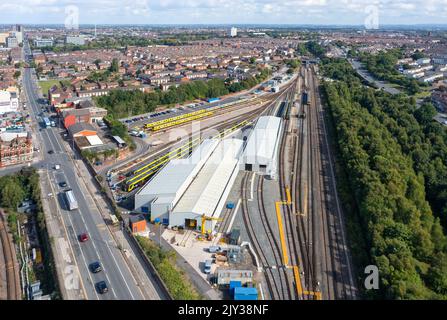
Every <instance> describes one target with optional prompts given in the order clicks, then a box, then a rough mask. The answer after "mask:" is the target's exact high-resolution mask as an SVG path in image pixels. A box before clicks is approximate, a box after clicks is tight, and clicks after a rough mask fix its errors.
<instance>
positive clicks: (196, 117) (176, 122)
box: [150, 111, 214, 132]
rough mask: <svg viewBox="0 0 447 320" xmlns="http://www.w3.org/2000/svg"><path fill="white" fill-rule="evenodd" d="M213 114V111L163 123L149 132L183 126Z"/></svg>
mask: <svg viewBox="0 0 447 320" xmlns="http://www.w3.org/2000/svg"><path fill="white" fill-rule="evenodd" d="M213 113H214V112H213V111H208V112H206V113H201V114H197V115H194V116H192V117H188V118H183V119H179V120H176V121H171V122H168V123H164V124H161V125H158V126H155V127H152V128H151V129H150V130H151V131H152V132H157V131H160V130H163V129H166V128H170V127H174V126H178V125H180V124H184V123H187V122H191V121H194V120H198V119H202V118H205V117H209V116H211V115H212V114H213Z"/></svg>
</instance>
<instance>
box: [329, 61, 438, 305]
mask: <svg viewBox="0 0 447 320" xmlns="http://www.w3.org/2000/svg"><path fill="white" fill-rule="evenodd" d="M323 72H324V74H325V76H327V77H331V78H333V79H335V80H338V81H335V82H325V83H324V84H323V93H324V98H325V101H326V104H327V107H328V110H329V111H330V118H331V119H332V121H331V122H332V124H333V126H334V128H335V135H336V141H337V150H338V160H339V162H340V163H341V167H342V168H343V169H344V172H349V174H346V180H347V184H348V185H349V186H348V187H349V189H350V191H351V199H350V200H352V202H354V205H351V204H350V205H348V207H349V208H351V209H352V208H355V211H356V213H357V215H356V216H357V217H356V221H357V222H358V229H359V230H361V233H362V234H363V240H364V247H365V248H366V254H365V255H364V256H362V257H361V258H360V259H359V261H360V263H362V267H364V266H366V264H369V263H372V264H375V265H377V266H378V267H379V270H380V281H381V285H380V290H377V291H376V290H370V291H368V292H366V293H365V294H366V295H367V296H370V297H371V298H388V299H446V298H447V277H446V274H447V238H446V236H445V233H444V231H443V228H442V226H441V222H440V221H442V223H443V225H444V227H446V216H447V206H446V204H447V165H446V161H445V159H447V133H446V130H445V128H443V127H442V126H440V125H439V124H437V123H435V122H434V121H432V118H433V115H434V110H433V107H432V106H431V105H428V104H427V105H424V106H422V107H421V108H419V109H418V108H417V107H416V104H415V101H414V99H413V98H409V97H408V96H406V95H404V94H402V95H396V96H392V95H390V94H387V93H385V92H383V91H379V90H374V89H371V88H368V87H365V86H362V84H361V81H360V80H359V78H358V76H357V75H356V73H355V72H354V70H352V68H350V67H349V64H348V63H347V61H344V60H325V61H323ZM348 215H353V212H348ZM350 227H351V228H354V227H353V226H350ZM360 250H361V249H360ZM360 250H358V251H360Z"/></svg>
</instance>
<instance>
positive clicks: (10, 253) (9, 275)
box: [0, 211, 22, 300]
mask: <svg viewBox="0 0 447 320" xmlns="http://www.w3.org/2000/svg"><path fill="white" fill-rule="evenodd" d="M0 239H1V242H2V248H3V253H2V254H3V257H4V260H5V266H4V268H5V271H6V283H7V285H6V291H7V300H21V298H22V290H21V288H20V276H19V270H18V266H17V264H16V263H15V262H14V255H15V249H14V244H13V242H12V240H11V237H10V236H9V234H8V232H7V229H6V220H5V217H4V214H3V212H2V211H0Z"/></svg>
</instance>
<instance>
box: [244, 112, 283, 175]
mask: <svg viewBox="0 0 447 320" xmlns="http://www.w3.org/2000/svg"><path fill="white" fill-rule="evenodd" d="M282 127H283V124H282V120H281V118H279V117H274V116H264V117H260V118H259V119H258V121H257V122H256V125H255V128H254V130H253V132H252V133H251V135H250V136H249V137H248V141H247V146H246V147H245V151H244V154H243V156H242V159H241V162H240V165H241V169H242V170H246V171H254V172H256V173H257V174H259V175H264V176H267V177H268V178H270V179H276V178H277V174H278V150H279V145H280V143H279V142H280V140H281V135H282Z"/></svg>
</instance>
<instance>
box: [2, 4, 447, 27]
mask: <svg viewBox="0 0 447 320" xmlns="http://www.w3.org/2000/svg"><path fill="white" fill-rule="evenodd" d="M73 3H75V4H76V5H77V6H78V7H79V13H80V18H81V23H313V24H353V23H358V24H362V23H363V20H364V18H365V17H364V13H365V8H366V7H368V6H370V5H375V6H377V7H378V8H379V14H380V20H381V21H382V22H383V23H433V22H438V23H439V22H446V21H447V12H446V6H447V0H77V1H74V0H1V3H0V21H2V22H4V23H14V22H21V23H26V22H29V23H61V22H63V20H64V16H63V14H64V8H65V6H68V5H72V4H73ZM149 16H150V17H151V19H150V21H148V20H147V18H148V17H149Z"/></svg>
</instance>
